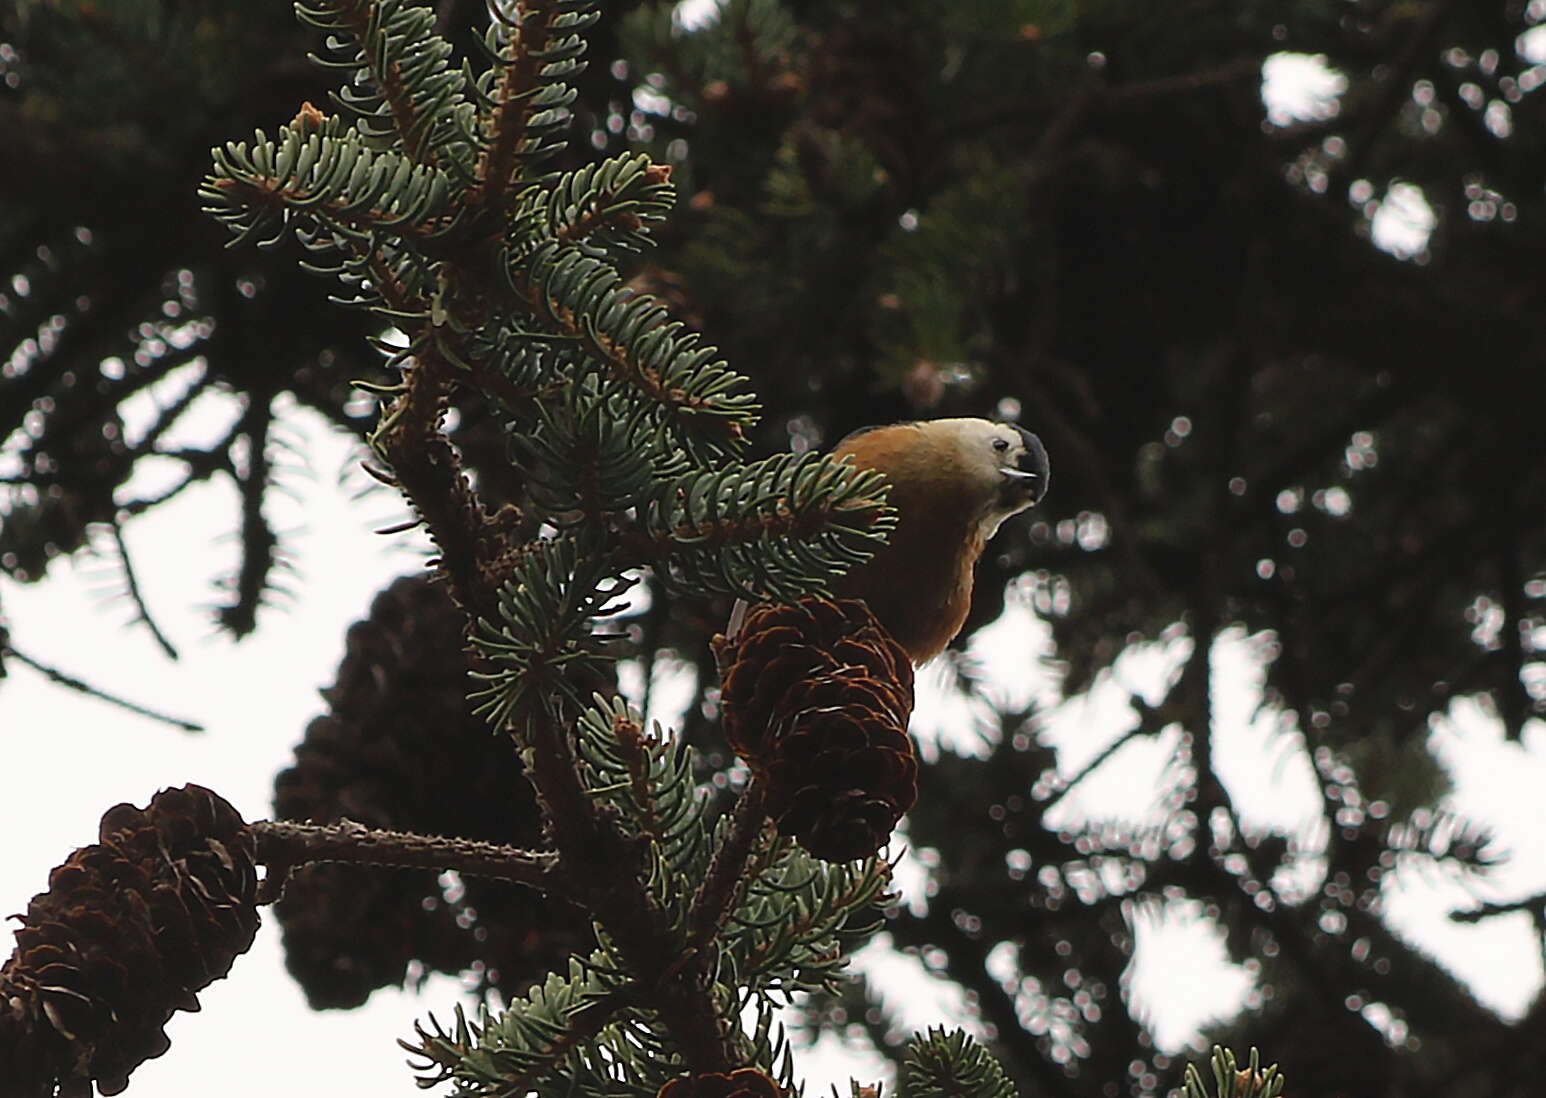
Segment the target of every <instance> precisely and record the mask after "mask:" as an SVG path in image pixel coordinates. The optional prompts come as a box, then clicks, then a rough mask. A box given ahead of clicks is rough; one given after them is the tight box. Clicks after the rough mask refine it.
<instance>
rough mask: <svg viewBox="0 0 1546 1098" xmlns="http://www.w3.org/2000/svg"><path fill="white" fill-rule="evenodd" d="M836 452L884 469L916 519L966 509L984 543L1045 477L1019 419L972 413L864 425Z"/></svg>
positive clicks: (1042, 489)
mask: <svg viewBox="0 0 1546 1098" xmlns="http://www.w3.org/2000/svg"><path fill="white" fill-rule="evenodd" d="M837 454H838V456H840V457H841V456H845V455H847V456H850V457H851V458H852V460H854V461H855V462H857V464H858V465H859V466H860V467H861V468H870V469H879V470H881V471H882V472H884V473H885V474H886V475H887V476H888V477H889V478H890V479H891V481H892V483H893V484H894V485H895V486H896V489H897V491H898V492H900V493H901V494H902V495H903V496H905V497H906V498H907V499H909V500H910V501H912V506H913V507H914V508H915V509H917V510H918V511H919V516H918V517H919V520H920V521H925V522H927V521H929V520H928V519H927V518H924V517H923V516H924V515H926V514H933V515H940V516H942V515H946V514H950V513H952V512H958V511H959V510H960V509H961V508H962V507H963V506H964V507H965V508H966V509H967V511H968V512H969V513H970V515H971V520H970V521H971V522H972V524H973V527H974V529H975V530H976V532H977V533H978V534H980V535H981V536H982V538H983V539H984V540H986V539H987V538H990V537H992V536H993V534H994V532H995V531H996V530H997V529H998V527H999V524H1000V523H1002V522H1003V521H1004V520H1005V519H1007V518H1008V517H1009V516H1010V515H1013V514H1016V513H1018V512H1020V511H1023V510H1025V509H1026V508H1027V507H1031V506H1033V505H1035V504H1036V503H1038V502H1040V500H1041V498H1042V497H1043V496H1044V495H1046V494H1047V484H1048V481H1049V478H1050V473H1049V470H1048V465H1047V451H1046V449H1045V448H1043V446H1042V444H1041V440H1040V439H1038V438H1037V437H1036V436H1035V435H1033V434H1031V432H1029V431H1027V430H1026V429H1025V428H1024V427H1021V426H1019V425H1018V424H1014V423H994V422H993V421H991V420H986V419H977V418H974V417H962V418H956V419H929V420H922V421H919V422H914V423H895V424H892V425H890V426H888V427H869V428H866V429H864V430H862V431H855V432H854V433H853V434H851V435H849V436H848V437H847V438H845V439H844V440H843V441H842V442H841V443H839V444H838V447H837ZM893 502H896V503H900V502H901V500H900V497H899V498H896V499H894V500H893Z"/></svg>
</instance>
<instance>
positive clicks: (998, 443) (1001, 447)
mask: <svg viewBox="0 0 1546 1098" xmlns="http://www.w3.org/2000/svg"><path fill="white" fill-rule="evenodd" d="M993 448H994V449H995V450H997V451H998V452H999V453H1003V452H1004V451H1005V450H1007V449H1009V440H1008V439H1007V438H996V439H994V440H993Z"/></svg>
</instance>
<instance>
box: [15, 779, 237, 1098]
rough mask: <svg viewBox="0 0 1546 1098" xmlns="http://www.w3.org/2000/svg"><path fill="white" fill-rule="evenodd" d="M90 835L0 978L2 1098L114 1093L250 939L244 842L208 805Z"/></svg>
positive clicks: (131, 815)
mask: <svg viewBox="0 0 1546 1098" xmlns="http://www.w3.org/2000/svg"><path fill="white" fill-rule="evenodd" d="M99 835H100V842H98V843H96V844H94V845H92V846H86V847H82V848H81V849H79V850H77V851H76V852H75V853H74V854H72V855H70V858H69V860H68V861H66V862H65V863H64V864H63V865H62V866H60V867H59V868H57V869H55V870H54V871H53V873H51V874H50V875H49V879H48V891H47V892H41V893H39V894H38V895H36V896H34V897H33V898H32V902H31V903H30V904H28V905H27V913H26V914H25V915H23V916H21V923H22V929H20V930H18V931H17V932H16V949H15V951H14V952H13V953H12V954H11V958H10V960H8V961H7V962H6V963H5V965H4V967H0V1094H4V1095H5V1098H33V1096H34V1095H37V1096H43V1098H47V1096H52V1095H53V1094H55V1092H56V1088H57V1092H58V1093H59V1094H60V1095H62V1096H74V1095H81V1096H89V1095H90V1094H91V1084H92V1083H93V1082H95V1083H96V1085H97V1088H98V1089H99V1090H100V1091H101V1092H102V1093H103V1094H117V1093H119V1092H120V1091H122V1090H123V1089H124V1088H125V1087H126V1086H128V1085H129V1073H130V1072H132V1071H133V1070H134V1069H135V1068H136V1067H138V1066H139V1065H140V1064H141V1063H143V1062H144V1061H145V1060H149V1059H151V1058H153V1057H156V1056H160V1055H161V1054H162V1053H163V1052H165V1051H166V1050H167V1048H168V1047H169V1045H170V1042H169V1041H168V1039H167V1036H166V1033H165V1031H164V1030H163V1028H162V1027H163V1026H164V1025H165V1024H166V1021H167V1019H169V1018H170V1017H171V1016H172V1012H173V1011H175V1010H198V1009H199V1001H198V996H197V995H196V994H195V993H196V992H198V991H199V990H201V989H202V988H204V987H206V986H208V985H209V984H210V983H212V982H214V981H215V980H218V979H221V978H222V977H224V976H225V975H226V973H227V972H229V971H230V969H231V964H232V962H234V961H235V959H236V957H237V956H238V955H239V954H242V953H245V952H246V951H247V949H248V948H249V947H250V946H251V945H252V939H253V936H254V935H255V934H256V933H257V928H258V911H257V871H256V868H255V865H254V855H255V848H256V844H255V842H254V840H253V837H252V835H251V833H250V832H248V830H247V825H246V824H245V823H244V822H243V821H242V818H241V816H239V815H238V814H237V812H236V810H235V809H234V808H232V807H231V806H230V805H229V804H228V803H227V802H226V801H225V800H224V799H222V798H221V797H220V796H219V795H218V794H216V793H213V792H211V791H210V790H208V789H205V788H203V787H202V786H197V785H187V786H183V787H182V788H180V789H164V790H162V791H161V792H160V793H157V794H156V795H155V796H154V797H153V798H151V801H150V804H149V805H148V806H147V807H145V808H144V809H139V808H135V807H134V806H133V805H130V804H120V805H117V806H116V807H114V808H110V809H108V810H107V812H106V813H105V814H104V815H103V817H102V823H101V826H100V828H99Z"/></svg>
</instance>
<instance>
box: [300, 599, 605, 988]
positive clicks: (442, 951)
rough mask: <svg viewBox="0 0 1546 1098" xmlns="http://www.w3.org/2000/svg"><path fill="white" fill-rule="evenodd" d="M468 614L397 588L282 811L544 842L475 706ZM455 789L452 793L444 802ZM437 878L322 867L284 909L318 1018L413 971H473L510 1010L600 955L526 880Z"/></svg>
mask: <svg viewBox="0 0 1546 1098" xmlns="http://www.w3.org/2000/svg"><path fill="white" fill-rule="evenodd" d="M464 626H465V618H464V617H463V615H462V613H461V611H460V610H458V609H457V608H456V606H455V604H454V603H453V602H452V601H451V598H450V596H449V595H448V594H447V593H446V590H445V588H444V586H443V585H441V584H438V583H435V582H432V581H431V579H430V578H429V577H428V576H423V575H420V576H411V577H410V576H404V577H402V578H400V579H397V580H394V581H393V582H392V583H391V584H389V585H388V586H387V587H386V588H385V589H384V590H383V591H381V592H380V593H379V594H378V595H377V596H376V597H375V599H374V600H373V601H372V603H371V607H370V616H369V617H368V618H366V619H365V620H363V621H358V622H355V623H354V624H353V625H351V626H350V627H349V632H348V635H347V638H346V650H345V655H344V658H343V661H342V662H341V663H340V664H339V667H338V676H337V681H336V682H334V684H333V685H332V686H329V687H327V688H326V689H325V690H323V691H322V695H323V699H324V701H325V702H326V704H327V709H328V711H327V713H325V714H324V715H322V716H318V717H317V718H315V719H314V720H312V721H311V723H310V724H309V726H308V727H307V729H306V735H305V738H304V740H303V741H302V742H301V743H300V744H299V745H298V746H297V747H296V751H295V756H296V759H295V765H294V766H292V767H291V768H289V769H288V770H285V771H284V772H283V773H281V774H280V775H279V776H278V778H277V779H276V780H275V783H274V816H275V818H276V819H281V820H309V821H311V822H314V823H331V822H333V821H336V820H340V819H345V818H347V819H350V820H354V821H356V822H358V823H362V824H365V825H366V826H368V827H379V828H390V829H394V830H398V831H412V832H418V833H421V834H435V835H454V836H457V837H459V838H465V839H481V840H485V841H488V842H498V843H509V844H513V845H516V846H528V847H529V846H535V845H538V844H539V843H540V842H541V823H542V821H541V816H540V814H539V812H538V810H537V804H536V798H535V795H534V793H533V792H532V789H531V785H530V783H529V782H528V781H527V780H526V777H525V775H524V773H523V772H522V770H521V765H520V762H519V760H518V759H517V757H516V753H515V750H514V748H513V747H512V746H511V744H510V741H509V739H508V738H506V737H502V736H498V735H495V734H494V732H492V731H491V730H490V729H489V727H488V725H487V724H486V723H485V722H484V721H482V720H480V719H478V718H477V717H475V716H474V715H473V713H472V708H471V706H470V705H469V704H468V701H467V686H468V683H467V656H466V654H465V652H464V651H463V647H464V638H463V629H464ZM448 791H451V792H448ZM439 878H440V874H438V873H436V872H435V871H433V870H427V869H389V868H384V867H378V866H357V865H342V864H320V865H312V866H307V867H305V868H303V869H300V870H298V871H297V872H296V873H295V875H294V876H293V877H292V878H291V879H290V881H289V883H288V884H287V886H286V888H285V892H284V896H283V898H282V899H281V900H280V901H279V902H278V903H277V904H275V906H274V913H275V915H276V917H277V918H278V919H279V925H280V927H281V929H282V931H283V943H284V951H285V965H286V967H287V968H288V969H289V971H290V974H291V975H292V976H294V977H295V979H296V981H297V982H298V983H299V984H300V985H301V988H302V990H304V991H305V993H306V997H307V1000H308V1002H309V1003H310V1004H311V1006H312V1007H313V1008H315V1009H319V1010H320V1009H347V1008H350V1007H354V1006H358V1005H359V1004H360V1003H363V1002H364V1001H365V1000H366V999H367V998H368V997H369V996H370V994H371V993H372V992H373V991H375V990H376V989H377V988H379V987H388V986H396V985H403V984H405V983H410V982H412V980H413V979H414V977H415V974H416V973H422V974H423V975H424V976H427V975H429V974H430V973H433V972H445V973H449V974H451V975H458V974H461V973H466V972H473V973H476V974H477V976H478V978H479V979H480V981H481V983H482V984H483V985H484V986H485V987H497V988H498V989H499V990H500V991H501V993H502V994H504V995H505V997H506V998H507V999H509V998H514V997H515V996H517V995H520V994H522V993H523V992H524V991H525V989H526V988H527V987H528V986H529V985H530V984H531V982H532V981H533V980H536V979H540V978H541V977H542V976H543V974H544V973H546V972H548V971H549V970H551V969H553V968H555V967H558V966H561V965H562V964H563V963H564V962H565V960H566V959H567V958H568V956H569V955H570V954H571V953H573V952H575V951H577V950H586V949H589V948H590V947H591V945H592V938H591V935H590V929H589V928H590V923H589V920H587V919H586V918H585V917H584V916H583V915H581V914H579V913H577V912H576V911H575V909H573V908H571V907H569V906H567V905H565V904H562V903H560V902H557V901H554V900H550V899H548V898H546V897H543V896H541V895H539V894H537V893H535V892H533V891H531V890H530V889H528V888H524V887H522V886H521V885H516V884H509V883H507V882H503V881H491V880H482V879H478V878H465V879H463V880H462V881H461V883H460V885H459V886H458V888H457V890H456V891H455V892H453V893H450V894H448V893H447V892H446V890H445V888H444V887H443V886H442V884H441V883H440V880H439Z"/></svg>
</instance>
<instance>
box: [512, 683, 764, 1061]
mask: <svg viewBox="0 0 1546 1098" xmlns="http://www.w3.org/2000/svg"><path fill="white" fill-rule="evenodd" d="M522 716H524V717H525V720H524V721H522V724H523V725H524V729H525V736H524V742H526V743H528V744H529V745H530V753H531V755H530V757H531V775H532V784H533V785H535V786H536V787H537V795H538V797H539V798H540V799H541V801H542V803H543V808H544V815H545V818H546V819H547V821H548V823H549V828H550V832H551V834H552V838H553V844H554V846H555V847H557V849H558V852H559V855H560V857H561V859H562V866H563V873H564V874H565V877H566V879H567V882H568V885H569V888H570V889H571V891H572V895H573V898H574V900H575V902H576V903H579V904H580V905H581V906H583V907H585V908H586V909H587V910H588V911H590V912H591V914H592V915H594V916H595V918H596V921H597V923H599V924H600V925H601V927H602V928H604V929H605V931H606V933H607V935H608V936H609V937H610V938H611V939H612V941H613V943H614V944H615V945H616V947H617V950H618V952H619V953H620V954H621V956H622V957H623V959H624V960H625V961H626V962H627V964H628V966H629V968H630V969H631V970H632V971H633V972H635V973H637V974H638V978H639V984H640V987H641V989H642V993H643V994H644V995H645V996H646V998H647V999H648V1000H649V1001H650V1002H652V1003H653V1005H654V1006H655V1008H656V1010H657V1011H658V1016H659V1019H660V1023H661V1025H663V1026H664V1027H665V1028H666V1029H667V1030H668V1031H669V1032H670V1034H671V1036H672V1038H673V1039H674V1040H675V1041H676V1043H677V1045H678V1046H679V1048H680V1051H681V1055H682V1058H683V1060H684V1061H685V1062H686V1064H687V1065H688V1066H689V1067H690V1068H691V1069H692V1070H693V1071H696V1072H711V1071H718V1072H723V1071H727V1070H729V1069H730V1067H732V1066H734V1065H733V1052H732V1049H731V1048H729V1047H727V1045H728V1040H729V1035H728V1034H727V1033H726V1031H725V1029H724V1025H723V1023H722V1021H721V1019H720V1014H719V1010H718V1009H717V1008H716V1006H715V1003H714V999H713V996H712V995H711V994H710V992H709V983H710V981H709V979H708V975H707V973H706V972H705V971H704V965H703V959H702V957H701V956H700V955H696V954H684V953H683V952H682V951H681V948H680V943H679V942H678V941H677V940H676V938H675V937H674V936H673V935H672V933H671V931H670V927H669V926H668V925H666V923H665V920H664V918H663V913H662V912H661V911H660V908H659V906H658V905H657V904H656V903H655V902H654V901H653V900H652V899H651V898H650V896H649V894H648V892H647V891H646V890H645V888H644V884H643V879H644V873H643V869H644V863H643V859H642V849H641V841H636V840H630V839H628V838H627V837H625V836H624V835H622V834H621V833H620V832H619V831H618V830H617V828H616V825H615V824H614V823H613V822H612V821H611V820H608V819H603V818H601V817H600V815H599V814H598V813H597V811H596V803H595V801H594V800H593V799H592V798H591V797H590V796H589V795H588V794H587V793H586V791H585V789H584V787H583V786H582V785H581V784H580V781H579V778H578V773H577V770H576V766H575V760H574V754H573V752H572V750H571V749H570V746H569V737H568V735H567V733H566V732H565V731H564V730H562V729H561V728H560V727H559V726H558V725H557V724H556V722H554V721H552V720H550V719H547V718H546V716H545V715H544V714H540V713H526V714H523V715H522Z"/></svg>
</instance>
